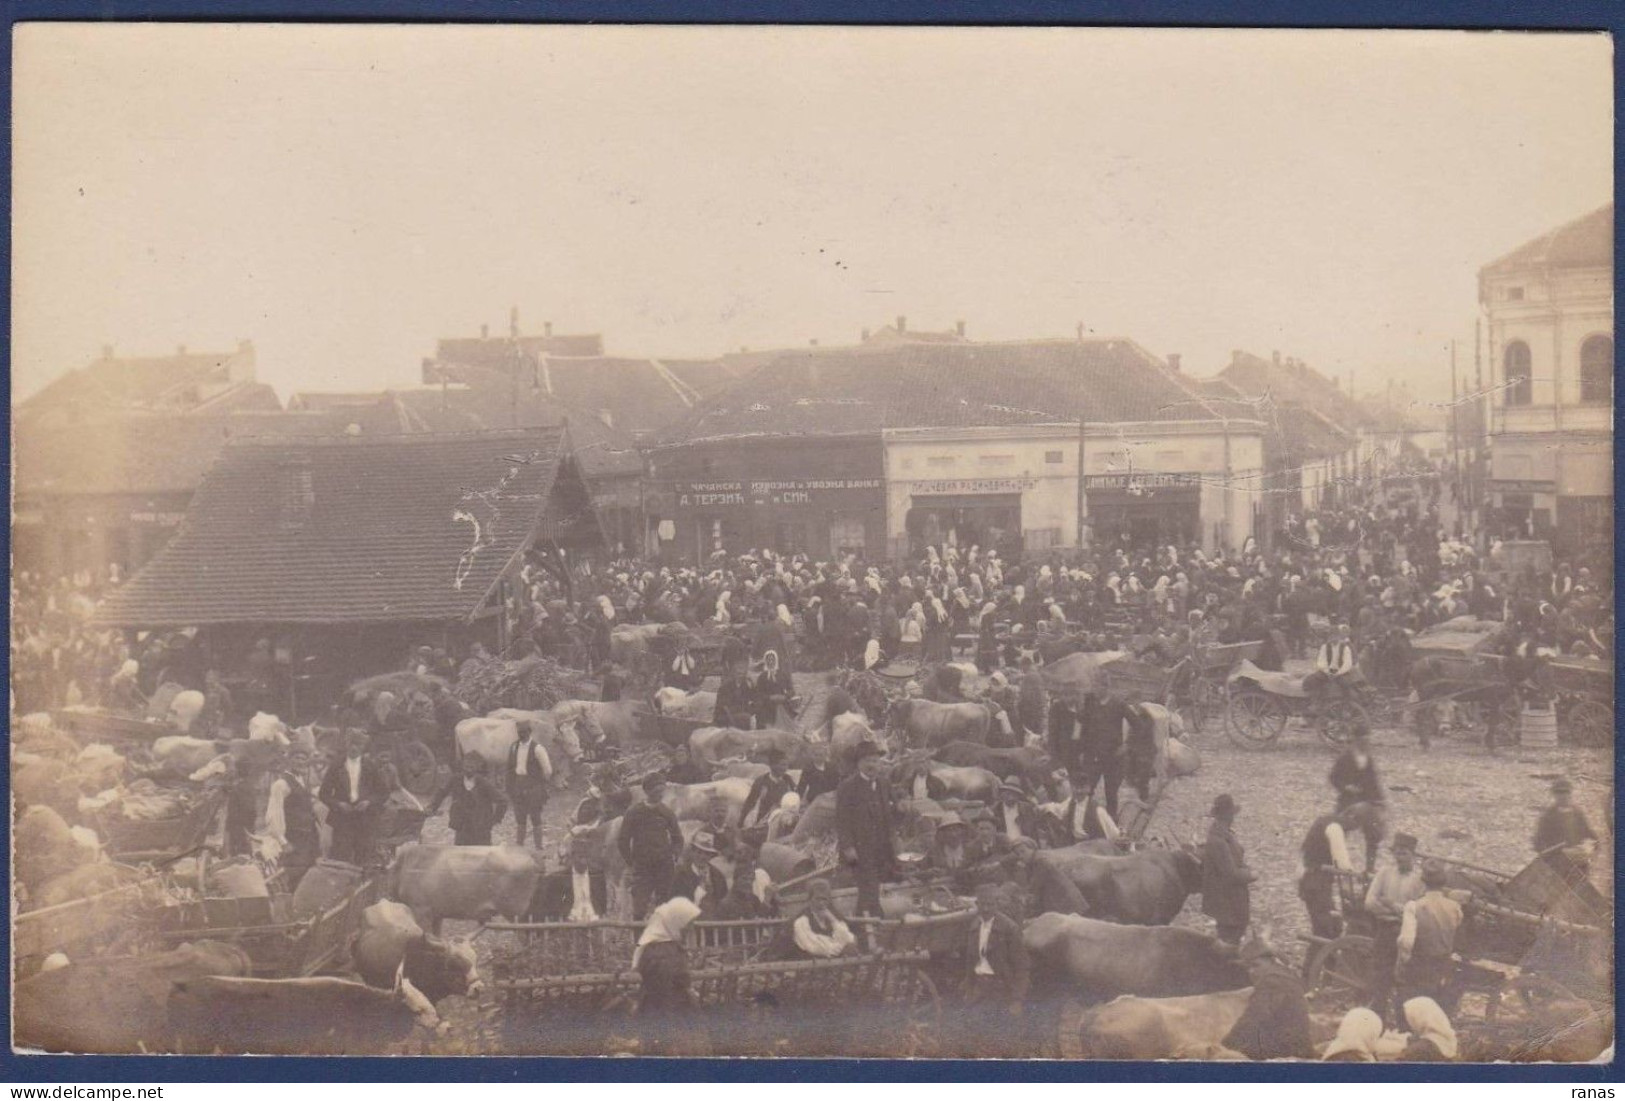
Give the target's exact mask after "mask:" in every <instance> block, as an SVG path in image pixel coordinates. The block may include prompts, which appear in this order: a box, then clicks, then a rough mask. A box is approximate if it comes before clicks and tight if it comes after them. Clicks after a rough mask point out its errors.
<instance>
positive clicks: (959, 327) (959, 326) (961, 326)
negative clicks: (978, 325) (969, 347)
mask: <svg viewBox="0 0 1625 1101" xmlns="http://www.w3.org/2000/svg"><path fill="white" fill-rule="evenodd" d="M954 331H955V332H957V333H958V334H959V339H960V340H964V339H965V323H964V322H963V321H956V322H954Z"/></svg>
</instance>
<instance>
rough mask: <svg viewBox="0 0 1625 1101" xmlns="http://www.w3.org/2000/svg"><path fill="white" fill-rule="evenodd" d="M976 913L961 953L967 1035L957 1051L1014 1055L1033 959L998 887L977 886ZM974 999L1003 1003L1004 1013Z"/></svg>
mask: <svg viewBox="0 0 1625 1101" xmlns="http://www.w3.org/2000/svg"><path fill="white" fill-rule="evenodd" d="M976 917H977V921H976V924H975V925H974V926H972V928H971V931H970V934H969V943H968V945H967V949H968V950H967V951H966V953H965V955H966V958H967V960H968V961H969V964H970V975H969V981H968V982H967V983H966V1002H967V1008H968V1009H969V1013H968V1019H967V1025H968V1026H969V1030H970V1033H971V1034H970V1035H968V1036H967V1037H966V1044H965V1046H964V1047H963V1048H961V1050H960V1054H962V1055H966V1056H973V1057H974V1056H1001V1055H1002V1056H1005V1057H1009V1056H1013V1055H1015V1054H1017V1049H1018V1048H1019V1046H1020V1044H1019V1025H1018V1024H1017V1022H1018V1021H1019V1020H1020V1018H1021V1017H1022V1015H1023V1013H1024V1011H1025V1007H1026V998H1027V986H1028V984H1029V982H1030V981H1031V975H1032V962H1031V960H1030V959H1029V957H1028V955H1027V946H1026V944H1024V943H1023V941H1022V939H1021V926H1019V925H1017V924H1016V923H1015V922H1014V921H1012V920H1011V919H1010V917H1009V916H1008V915H1007V914H1005V913H1003V912H1002V911H1001V910H1000V908H999V888H998V887H997V886H995V885H994V884H991V883H984V884H982V885H981V886H980V887H978V888H976ZM978 1005H986V1006H1002V1007H1003V1009H1004V1015H1003V1016H997V1015H988V1014H987V1013H985V1012H982V1013H978V1012H977V1011H976V1010H975V1008H974V1007H976V1006H978Z"/></svg>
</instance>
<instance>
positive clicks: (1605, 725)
mask: <svg viewBox="0 0 1625 1101" xmlns="http://www.w3.org/2000/svg"><path fill="white" fill-rule="evenodd" d="M1563 726H1564V727H1565V729H1566V731H1567V733H1568V739H1567V740H1568V741H1570V742H1572V743H1573V744H1575V745H1585V746H1602V745H1608V744H1609V743H1610V742H1612V741H1613V740H1614V709H1613V708H1612V707H1609V706H1608V705H1607V704H1605V703H1601V702H1599V701H1597V700H1576V701H1575V702H1574V703H1572V704H1570V705H1569V707H1568V714H1567V715H1566V716H1565V717H1564V721H1563Z"/></svg>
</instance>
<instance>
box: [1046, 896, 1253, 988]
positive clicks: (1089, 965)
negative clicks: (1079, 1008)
mask: <svg viewBox="0 0 1625 1101" xmlns="http://www.w3.org/2000/svg"><path fill="white" fill-rule="evenodd" d="M1023 936H1024V937H1025V939H1026V943H1027V950H1028V951H1029V952H1031V953H1032V955H1033V974H1034V976H1045V977H1048V978H1051V979H1057V980H1059V981H1060V982H1062V983H1064V984H1065V985H1066V986H1067V987H1068V988H1070V989H1074V990H1078V991H1081V992H1083V993H1084V994H1085V995H1086V996H1088V997H1090V998H1092V999H1095V1000H1101V1001H1103V1000H1107V999H1110V998H1115V997H1117V996H1118V995H1120V994H1138V995H1140V996H1141V997H1145V998H1173V997H1180V996H1183V995H1186V994H1213V993H1217V992H1218V991H1221V990H1239V989H1241V988H1242V987H1244V986H1246V985H1247V984H1248V983H1249V982H1250V981H1251V979H1250V976H1249V975H1248V972H1247V969H1246V968H1245V967H1243V966H1242V965H1241V963H1240V962H1239V961H1238V960H1237V958H1236V950H1235V949H1234V948H1231V947H1229V946H1228V945H1225V944H1221V943H1220V942H1219V941H1218V940H1217V939H1216V938H1214V937H1210V936H1207V935H1206V934H1203V933H1198V932H1196V931H1194V930H1191V929H1180V928H1175V927H1173V926H1168V925H1150V926H1143V925H1118V924H1115V923H1113V922H1109V921H1096V920H1094V919H1093V918H1086V917H1077V916H1075V915H1072V914H1041V915H1040V916H1038V917H1036V918H1033V919H1032V920H1031V921H1029V922H1028V923H1027V927H1026V929H1025V930H1024V932H1023Z"/></svg>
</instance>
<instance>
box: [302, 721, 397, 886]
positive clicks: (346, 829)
mask: <svg viewBox="0 0 1625 1101" xmlns="http://www.w3.org/2000/svg"><path fill="white" fill-rule="evenodd" d="M366 748H367V735H366V732H365V731H361V730H351V731H350V732H349V733H348V734H346V735H345V739H344V749H345V755H344V756H343V757H342V758H340V759H339V760H337V761H335V762H333V765H332V767H330V768H329V769H328V770H327V775H326V776H324V777H323V778H322V786H321V789H320V792H319V794H318V798H319V799H321V801H322V802H323V803H325V804H326V805H327V811H328V815H327V820H328V824H329V826H331V827H332V830H333V843H332V845H331V846H330V848H329V849H328V855H329V856H330V857H332V858H333V859H334V860H344V861H348V862H349V863H351V864H361V865H365V864H367V863H369V862H370V861H371V860H372V859H373V858H374V857H375V856H376V855H377V854H376V853H375V852H374V849H375V847H376V841H375V837H376V832H377V830H376V827H377V823H378V816H379V813H380V812H381V811H382V810H383V806H384V800H385V799H387V798H388V797H389V789H388V786H387V785H386V784H385V782H384V777H383V773H382V772H381V771H380V770H379V768H378V765H377V763H376V762H374V761H372V760H371V759H370V758H368V757H365V756H364V754H365V752H366Z"/></svg>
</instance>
